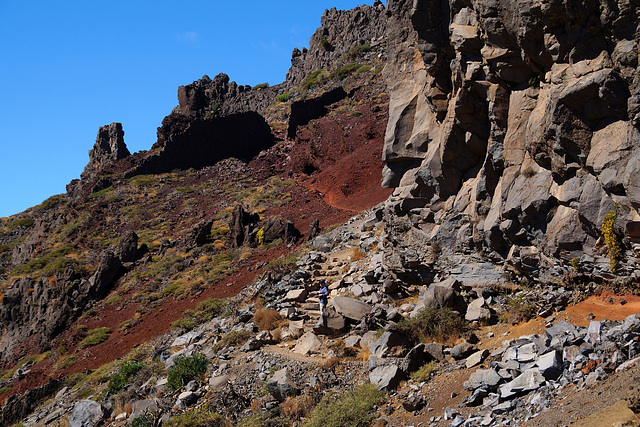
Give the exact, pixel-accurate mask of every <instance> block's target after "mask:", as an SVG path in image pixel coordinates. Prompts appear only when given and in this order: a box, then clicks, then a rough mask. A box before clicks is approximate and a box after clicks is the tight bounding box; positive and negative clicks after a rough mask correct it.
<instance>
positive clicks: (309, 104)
mask: <svg viewBox="0 0 640 427" xmlns="http://www.w3.org/2000/svg"><path fill="white" fill-rule="evenodd" d="M346 97H347V92H345V90H344V89H343V88H342V86H338V87H335V88H333V89H331V90H328V91H326V92H324V93H323V94H321V95H320V96H318V97H315V98H309V99H301V100H298V101H294V102H292V103H291V114H290V115H289V126H288V127H287V137H288V138H289V139H294V138H295V137H296V130H297V129H298V127H299V126H304V125H306V124H307V123H309V122H310V121H311V120H314V119H318V118H320V117H322V116H324V115H325V114H327V111H328V110H327V106H328V105H331V104H333V103H334V102H338V101H340V100H342V99H344V98H346Z"/></svg>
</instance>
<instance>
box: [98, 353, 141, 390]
mask: <svg viewBox="0 0 640 427" xmlns="http://www.w3.org/2000/svg"><path fill="white" fill-rule="evenodd" d="M145 366H147V365H145V364H144V363H140V362H137V361H135V360H128V361H126V362H124V363H123V364H122V366H121V367H120V369H118V372H116V373H115V374H113V376H112V377H111V379H110V380H109V385H108V386H107V391H108V392H109V393H116V392H118V391H119V390H121V389H122V388H124V387H125V386H126V385H127V383H128V382H129V379H130V378H131V377H132V376H134V375H135V374H137V373H138V371H140V370H141V369H142V368H144V367H145Z"/></svg>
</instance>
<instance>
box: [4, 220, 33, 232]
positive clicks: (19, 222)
mask: <svg viewBox="0 0 640 427" xmlns="http://www.w3.org/2000/svg"><path fill="white" fill-rule="evenodd" d="M32 225H33V219H31V218H29V217H22V218H16V219H14V220H13V221H11V222H10V223H9V224H7V229H9V230H13V229H16V228H18V227H24V228H27V227H31V226H32Z"/></svg>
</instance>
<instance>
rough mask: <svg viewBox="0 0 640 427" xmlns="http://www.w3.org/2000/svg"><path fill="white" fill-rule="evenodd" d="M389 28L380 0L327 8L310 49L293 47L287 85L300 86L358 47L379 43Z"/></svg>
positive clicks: (313, 36) (310, 43) (312, 37)
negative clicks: (305, 80) (345, 8)
mask: <svg viewBox="0 0 640 427" xmlns="http://www.w3.org/2000/svg"><path fill="white" fill-rule="evenodd" d="M386 28H387V17H386V14H385V8H384V5H383V4H382V2H381V1H380V0H376V1H375V2H374V3H373V6H369V5H361V6H358V7H356V8H354V9H351V10H337V9H336V8H335V7H334V8H332V9H328V10H325V11H324V13H323V14H322V17H321V18H320V27H319V28H318V29H317V30H316V32H315V33H314V34H313V35H312V36H311V40H310V41H309V49H306V48H303V49H302V51H301V50H300V49H298V48H295V49H294V50H293V53H292V55H291V68H290V69H289V71H288V72H287V81H286V84H287V86H289V87H290V86H299V85H300V84H301V83H302V82H303V81H304V79H305V78H306V77H307V76H308V75H309V74H311V73H313V72H314V71H316V70H319V69H322V68H326V67H327V66H328V65H330V64H336V63H337V62H338V60H339V59H340V58H341V57H342V56H343V55H344V54H345V53H347V52H349V50H351V49H352V48H354V47H356V46H359V45H363V44H365V43H372V42H373V44H379V43H380V42H381V41H382V39H384V37H385V35H386ZM334 66H335V65H334Z"/></svg>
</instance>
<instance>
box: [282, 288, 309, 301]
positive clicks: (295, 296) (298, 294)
mask: <svg viewBox="0 0 640 427" xmlns="http://www.w3.org/2000/svg"><path fill="white" fill-rule="evenodd" d="M308 295H309V292H308V291H307V290H306V289H304V288H303V289H292V290H290V291H289V292H287V295H285V297H284V300H285V301H293V302H305V301H306V299H307V296H308Z"/></svg>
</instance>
